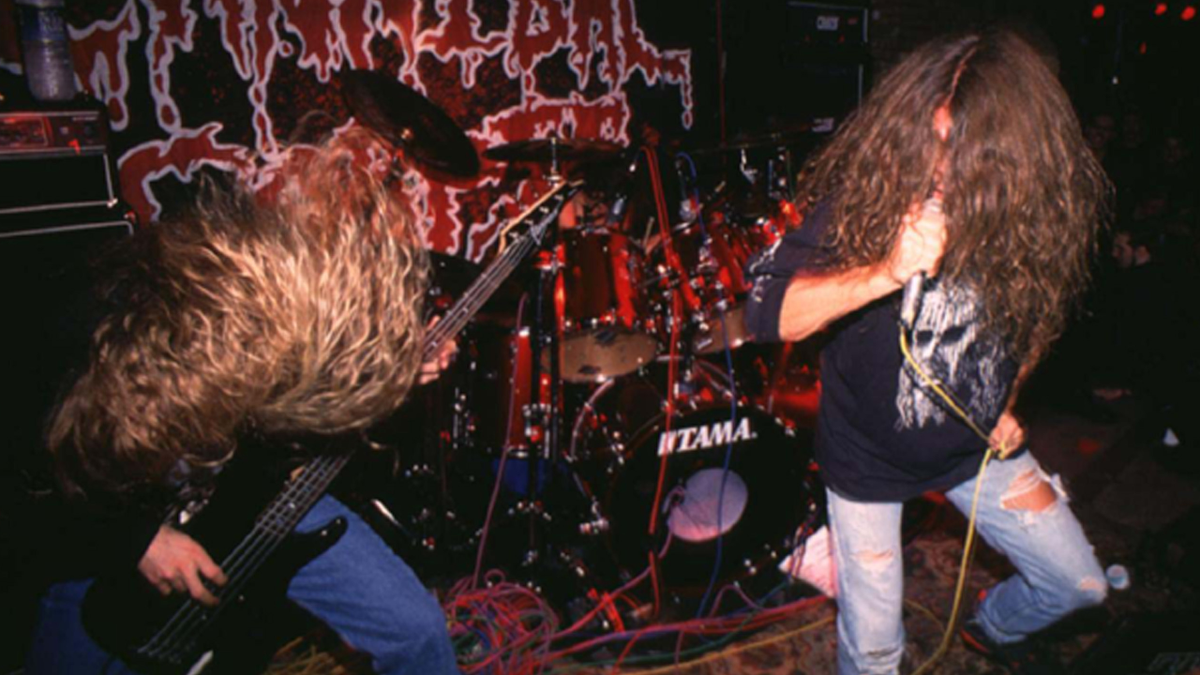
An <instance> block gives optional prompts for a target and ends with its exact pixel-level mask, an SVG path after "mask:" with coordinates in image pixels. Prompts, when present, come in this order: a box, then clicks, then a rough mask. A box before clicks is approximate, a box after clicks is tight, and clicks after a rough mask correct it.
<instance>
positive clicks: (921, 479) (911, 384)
mask: <svg viewBox="0 0 1200 675" xmlns="http://www.w3.org/2000/svg"><path fill="white" fill-rule="evenodd" d="M828 226H829V210H828V209H827V208H826V207H825V205H824V204H821V205H818V206H817V207H816V208H814V209H813V210H812V212H811V213H810V214H809V215H808V217H807V218H806V219H805V222H804V225H803V226H802V227H800V228H799V229H797V230H794V231H792V232H790V233H789V234H788V235H787V236H786V237H784V238H783V239H782V240H781V241H780V242H779V243H777V244H776V245H775V246H774V247H772V248H770V249H767V250H765V251H763V252H762V253H761V254H759V255H758V256H757V257H756V258H755V259H754V260H753V261H752V262H751V264H750V266H749V271H750V274H751V276H752V277H753V278H754V288H753V289H752V291H751V293H750V299H749V302H748V303H747V308H746V327H747V328H748V329H749V330H750V332H751V333H752V334H753V335H754V336H755V339H757V340H759V341H766V342H770V341H778V340H779V315H780V310H781V307H782V305H783V297H784V293H785V291H786V290H787V287H788V283H789V281H790V280H791V279H792V277H793V276H795V275H796V274H805V273H811V274H820V273H822V269H823V268H824V267H826V265H827V260H828V256H827V249H826V248H825V246H824V245H823V242H824V237H825V231H826V229H827V228H828ZM946 286H947V285H946V284H943V283H940V280H939V279H932V280H929V281H927V282H926V283H925V289H924V291H925V292H924V295H923V299H922V305H921V312H920V315H919V317H918V318H917V320H916V326H915V331H914V335H913V339H912V353H913V356H914V357H915V358H916V360H917V362H918V363H920V364H921V366H922V368H924V369H925V370H926V371H927V372H930V373H931V374H932V375H934V376H935V377H936V378H937V379H939V380H941V381H942V383H943V384H944V385H946V386H947V388H948V389H949V390H950V391H951V392H952V393H953V394H954V395H955V397H956V398H957V399H958V400H959V401H961V402H962V403H964V404H965V405H966V408H967V410H968V411H969V412H970V414H971V416H972V418H973V419H974V420H975V421H976V423H977V424H978V425H979V427H980V428H981V429H983V430H985V431H987V432H990V431H991V429H992V428H993V427H994V426H995V424H996V421H997V420H998V419H999V417H1000V414H1001V413H1002V412H1003V411H1004V407H1005V403H1006V402H1007V397H1008V392H1009V388H1010V387H1011V385H1012V382H1013V379H1014V378H1015V376H1016V373H1017V365H1016V363H1015V362H1014V361H1013V360H1012V359H1011V358H1010V357H1009V355H1008V354H1007V353H1006V350H1005V349H1004V347H1003V344H1002V342H1001V340H999V339H997V337H996V336H993V335H985V334H982V333H981V332H980V326H981V322H980V316H981V312H982V305H981V304H980V302H979V301H978V298H977V296H976V294H975V293H974V292H973V291H971V290H970V289H968V288H963V287H951V288H947V287H946ZM898 296H899V294H894V295H892V296H889V297H887V298H883V299H880V300H878V301H876V302H873V303H871V304H869V305H867V306H865V307H863V308H860V309H858V310H856V311H854V312H852V313H850V314H849V315H848V316H846V317H844V318H843V319H842V320H840V321H838V322H836V323H835V324H834V325H833V326H832V327H831V330H832V331H834V333H833V335H832V337H831V339H830V341H829V342H828V344H827V345H826V346H825V348H824V350H823V351H822V353H821V407H820V412H819V415H818V422H817V438H816V457H817V462H818V463H819V464H820V466H821V475H822V477H823V478H824V480H825V483H826V485H828V486H829V487H830V488H831V489H833V490H834V491H836V492H837V493H838V494H839V495H842V496H845V497H847V498H850V499H854V500H858V501H873V502H881V501H887V502H895V501H903V500H905V499H909V498H911V497H915V496H917V495H920V494H921V493H923V492H925V491H927V490H943V489H947V488H950V487H953V486H955V485H957V484H959V483H961V482H962V481H964V480H966V479H968V478H970V477H971V476H973V475H974V474H975V472H976V471H978V469H979V463H980V461H981V460H982V457H983V452H984V450H985V449H986V447H987V443H986V442H985V441H983V440H982V439H980V438H979V436H977V435H976V434H975V433H974V432H973V431H972V430H971V429H970V428H969V427H968V426H967V425H966V424H964V423H963V422H962V421H961V420H959V419H958V418H957V417H956V416H955V415H954V414H953V413H951V412H949V411H948V410H947V407H946V406H945V405H944V404H942V403H941V402H940V401H938V400H936V395H934V394H931V393H929V394H927V392H926V391H925V389H924V386H923V385H921V384H919V383H917V382H915V381H914V378H913V376H912V375H910V373H909V371H908V370H906V369H904V368H902V364H903V355H902V353H901V351H900V342H899V339H900V334H899V325H898V315H899V307H898V304H899V297H898Z"/></svg>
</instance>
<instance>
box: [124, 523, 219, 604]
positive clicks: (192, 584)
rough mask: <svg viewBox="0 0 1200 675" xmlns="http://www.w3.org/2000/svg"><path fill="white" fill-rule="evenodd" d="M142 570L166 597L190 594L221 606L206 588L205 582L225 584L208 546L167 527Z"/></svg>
mask: <svg viewBox="0 0 1200 675" xmlns="http://www.w3.org/2000/svg"><path fill="white" fill-rule="evenodd" d="M138 571H139V572H141V573H142V576H144V577H146V580H147V581H149V582H150V585H151V586H153V587H155V588H157V589H158V591H159V592H160V593H162V594H163V595H164V596H166V595H170V594H171V593H176V592H178V593H187V594H189V595H191V596H192V598H194V599H195V600H196V601H198V602H202V603H204V604H206V605H215V604H217V597H216V596H215V595H213V594H212V593H211V592H210V591H209V590H208V588H206V587H205V586H204V580H205V579H207V580H208V581H210V582H212V583H214V584H216V585H218V586H223V585H224V584H225V573H224V572H223V571H221V568H220V567H219V566H218V565H217V564H216V563H215V562H213V559H212V558H211V557H209V555H208V552H207V551H205V550H204V547H203V546H201V545H200V544H198V543H197V542H196V540H195V539H192V538H191V537H189V536H188V535H186V534H184V533H183V532H180V531H179V530H176V529H174V528H172V527H169V526H167V525H163V526H162V527H160V528H158V534H156V535H154V539H153V540H152V541H151V542H150V547H149V548H147V549H146V552H145V553H144V554H143V555H142V559H141V561H139V562H138Z"/></svg>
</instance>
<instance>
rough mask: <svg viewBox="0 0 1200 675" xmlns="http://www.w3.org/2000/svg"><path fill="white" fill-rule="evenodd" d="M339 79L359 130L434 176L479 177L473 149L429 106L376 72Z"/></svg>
mask: <svg viewBox="0 0 1200 675" xmlns="http://www.w3.org/2000/svg"><path fill="white" fill-rule="evenodd" d="M341 78H342V93H343V95H344V96H345V98H346V103H347V104H348V105H349V106H350V109H351V110H353V111H354V116H355V117H357V118H358V121H359V122H360V123H362V124H363V126H366V127H368V128H370V129H372V130H374V131H376V132H377V133H379V134H381V135H383V136H384V138H387V139H388V140H389V141H391V142H392V143H395V144H396V145H397V146H398V147H400V148H401V149H403V150H404V152H405V153H406V154H408V155H409V156H411V157H412V158H413V159H414V160H416V162H417V163H418V164H420V165H422V166H423V167H425V168H428V169H432V170H433V171H434V172H438V173H442V174H445V175H447V176H450V177H453V178H473V177H475V176H476V175H478V174H479V155H478V154H477V153H476V152H475V146H474V145H472V144H471V140H470V139H469V138H467V135H466V134H465V133H463V131H462V129H460V128H459V127H458V125H457V124H455V123H454V120H452V119H450V116H449V115H447V114H446V113H445V112H444V111H443V110H442V109H441V108H439V107H437V106H436V105H435V104H434V103H433V102H432V101H430V100H429V99H427V98H425V97H424V96H422V95H421V94H419V93H417V92H416V91H413V90H412V89H410V88H409V87H407V86H405V85H404V84H402V83H400V82H399V81H397V80H396V79H395V78H394V77H392V76H391V75H387V74H385V73H382V72H379V71H376V70H351V71H349V72H346V73H343V74H342V76H341Z"/></svg>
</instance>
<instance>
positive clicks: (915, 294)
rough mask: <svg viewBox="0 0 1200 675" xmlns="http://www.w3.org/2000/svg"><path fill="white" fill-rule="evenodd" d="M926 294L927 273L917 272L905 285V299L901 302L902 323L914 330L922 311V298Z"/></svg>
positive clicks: (908, 328)
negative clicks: (919, 313) (918, 315)
mask: <svg viewBox="0 0 1200 675" xmlns="http://www.w3.org/2000/svg"><path fill="white" fill-rule="evenodd" d="M924 294H925V273H924V272H917V273H916V274H914V275H912V276H911V277H909V278H908V281H907V282H905V284H904V297H903V298H902V299H901V300H900V323H901V324H903V325H904V328H905V329H907V330H912V328H913V323H914V322H916V320H917V313H918V312H920V311H921V296H922V295H924Z"/></svg>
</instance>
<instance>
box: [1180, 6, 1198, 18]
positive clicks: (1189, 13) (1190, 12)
mask: <svg viewBox="0 0 1200 675" xmlns="http://www.w3.org/2000/svg"><path fill="white" fill-rule="evenodd" d="M1179 18H1181V19H1183V20H1184V21H1191V20H1192V19H1194V18H1196V8H1195V7H1193V6H1191V5H1188V6H1187V7H1184V8H1183V11H1182V12H1180V13H1179Z"/></svg>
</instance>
